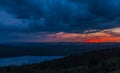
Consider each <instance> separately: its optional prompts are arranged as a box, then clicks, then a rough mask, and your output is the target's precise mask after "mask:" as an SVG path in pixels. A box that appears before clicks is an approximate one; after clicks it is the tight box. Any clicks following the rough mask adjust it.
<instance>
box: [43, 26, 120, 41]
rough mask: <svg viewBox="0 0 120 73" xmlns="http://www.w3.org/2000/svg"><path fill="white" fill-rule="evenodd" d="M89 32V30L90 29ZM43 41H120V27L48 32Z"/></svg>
mask: <svg viewBox="0 0 120 73" xmlns="http://www.w3.org/2000/svg"><path fill="white" fill-rule="evenodd" d="M88 32H89V31H88ZM42 42H89V43H99V42H120V28H113V29H106V30H101V31H98V32H90V33H65V32H59V33H56V34H48V37H47V38H46V39H43V40H42Z"/></svg>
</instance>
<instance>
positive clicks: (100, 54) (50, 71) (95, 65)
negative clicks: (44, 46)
mask: <svg viewBox="0 0 120 73" xmlns="http://www.w3.org/2000/svg"><path fill="white" fill-rule="evenodd" d="M0 73H120V48H109V49H104V50H98V51H92V52H87V53H84V54H76V55H71V56H67V57H65V58H61V59H56V60H53V61H46V62H42V63H39V64H32V65H24V66H9V67H1V68H0Z"/></svg>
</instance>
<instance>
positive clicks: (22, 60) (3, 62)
mask: <svg viewBox="0 0 120 73" xmlns="http://www.w3.org/2000/svg"><path fill="white" fill-rule="evenodd" d="M62 57H63V56H22V57H13V58H1V59H0V66H9V65H23V64H33V63H40V62H43V61H47V60H53V59H57V58H62Z"/></svg>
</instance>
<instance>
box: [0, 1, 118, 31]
mask: <svg viewBox="0 0 120 73" xmlns="http://www.w3.org/2000/svg"><path fill="white" fill-rule="evenodd" d="M0 6H1V10H5V11H6V12H8V13H10V14H12V15H13V16H14V17H15V18H16V19H19V20H23V19H27V21H25V23H27V24H26V25H28V26H27V27H26V26H25V27H24V25H21V24H19V25H18V24H16V25H17V26H16V27H15V28H16V29H14V30H17V28H19V27H20V28H19V29H18V30H19V31H22V32H23V30H22V27H24V31H29V32H31V31H32V32H60V31H64V32H83V31H85V30H89V29H93V30H94V29H97V30H102V29H108V28H114V27H119V26H120V25H119V20H120V18H119V17H120V9H119V8H120V1H119V0H34V1H33V0H9V1H8V0H0ZM0 19H2V17H0ZM25 23H23V24H25ZM21 26H22V27H21ZM1 27H2V26H1ZM9 27H10V25H9ZM12 27H14V26H12ZM3 29H4V28H3ZM12 29H13V28H12ZM6 30H7V29H6ZM14 30H13V31H14Z"/></svg>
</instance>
